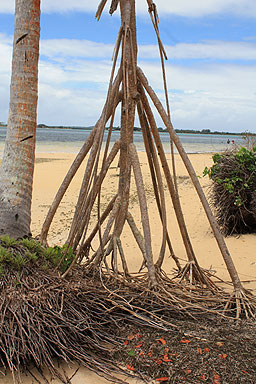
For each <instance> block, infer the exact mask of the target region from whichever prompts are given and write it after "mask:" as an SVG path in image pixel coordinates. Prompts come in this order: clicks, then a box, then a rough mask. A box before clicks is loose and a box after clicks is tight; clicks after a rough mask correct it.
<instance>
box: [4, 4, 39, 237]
mask: <svg viewBox="0 0 256 384" xmlns="http://www.w3.org/2000/svg"><path fill="white" fill-rule="evenodd" d="M39 39H40V0H16V10H15V32H14V42H13V58H12V78H11V90H10V105H9V119H8V127H7V136H6V142H5V149H4V154H3V162H2V166H1V173H0V234H8V235H9V236H12V237H15V238H18V237H23V236H26V235H29V234H30V221H31V198H32V183H33V172H34V159H35V140H36V125H37V98H38V58H39Z"/></svg>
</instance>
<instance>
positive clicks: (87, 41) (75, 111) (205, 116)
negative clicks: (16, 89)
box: [0, 0, 256, 132]
mask: <svg viewBox="0 0 256 384" xmlns="http://www.w3.org/2000/svg"><path fill="white" fill-rule="evenodd" d="M155 2H156V5H157V6H158V12H159V16H160V32H161V37H162V40H163V43H164V45H165V47H166V51H167V53H168V58H169V60H168V61H167V62H166V69H167V76H168V92H169V99H170V103H171V111H172V120H173V123H174V126H175V128H190V129H211V130H217V131H230V132H231V131H232V132H241V131H245V130H248V131H251V132H256V123H255V121H256V26H255V21H256V20H255V19H256V1H255V0H204V1H202V0H194V1H191V0H172V1H170V0H169V1H168V0H156V1H155ZM14 3H15V2H14V0H0V50H1V61H0V121H7V118H8V103H9V84H10V68H11V50H12V35H13V28H14V13H13V12H14ZM88 3H89V4H88ZM98 3H99V0H91V1H90V2H88V1H86V0H73V1H70V0H42V15H41V46H40V53H41V55H40V64H39V104H38V122H39V123H45V124H50V125H54V124H56V125H81V126H87V125H93V124H94V123H95V122H96V121H97V119H98V117H99V115H100V112H101V108H102V106H103V103H104V100H105V97H106V93H107V85H108V80H109V76H110V70H111V56H112V51H113V46H114V43H115V39H116V36H117V32H118V30H119V27H120V19H119V12H117V13H116V14H114V15H113V16H112V17H111V16H109V14H108V13H107V12H105V13H104V15H103V17H102V19H101V20H100V21H99V22H97V21H96V20H95V17H94V15H95V11H96V9H97V5H98ZM109 6H110V0H108V3H107V7H106V11H107V10H108V9H109ZM137 15H138V18H137V25H138V43H139V65H140V66H141V67H142V68H143V70H144V72H145V73H146V75H147V77H148V79H149V81H150V83H151V85H152V86H153V87H154V89H155V90H156V91H157V93H158V95H159V97H160V98H161V100H163V101H164V94H163V90H162V82H161V68H160V63H159V57H158V49H157V46H156V37H155V34H154V31H153V28H152V25H151V21H150V18H149V16H148V13H147V4H146V0H137ZM157 121H158V124H159V126H162V124H161V121H160V120H159V119H157ZM118 124H119V122H118V116H117V121H116V125H118Z"/></svg>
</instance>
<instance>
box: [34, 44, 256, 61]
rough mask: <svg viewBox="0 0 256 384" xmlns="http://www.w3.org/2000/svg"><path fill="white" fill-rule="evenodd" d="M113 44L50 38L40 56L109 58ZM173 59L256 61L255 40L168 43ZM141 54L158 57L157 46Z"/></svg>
mask: <svg viewBox="0 0 256 384" xmlns="http://www.w3.org/2000/svg"><path fill="white" fill-rule="evenodd" d="M113 49H114V45H112V44H104V43H95V42H92V41H88V40H77V39H51V40H42V41H41V49H40V52H41V55H44V56H47V57H48V58H51V59H54V60H56V59H59V58H64V57H73V58H107V59H110V58H111V57H112V53H113ZM165 50H166V52H167V55H168V57H169V58H170V59H214V60H245V61H248V60H256V43H253V42H228V41H227V42H225V41H203V42H200V43H191V44H185V43H178V44H176V45H173V46H170V45H167V46H165ZM139 57H140V58H143V59H147V58H148V59H154V58H158V57H159V51H158V47H157V46H156V45H141V46H139Z"/></svg>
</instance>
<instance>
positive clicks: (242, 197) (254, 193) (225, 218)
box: [204, 147, 256, 235]
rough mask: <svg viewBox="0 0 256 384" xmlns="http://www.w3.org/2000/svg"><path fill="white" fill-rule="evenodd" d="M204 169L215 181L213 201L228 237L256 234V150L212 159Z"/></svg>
mask: <svg viewBox="0 0 256 384" xmlns="http://www.w3.org/2000/svg"><path fill="white" fill-rule="evenodd" d="M213 162H214V164H213V165H212V167H210V168H208V167H206V168H205V169H204V176H206V175H208V176H209V178H210V179H211V180H212V181H213V183H212V186H211V190H210V202H211V205H212V206H213V208H214V211H215V214H216V218H217V221H218V223H219V225H220V227H221V229H222V232H223V233H224V234H225V235H230V234H240V233H252V232H255V231H256V206H255V202H256V147H253V148H252V149H248V148H245V147H241V148H238V149H235V150H233V151H229V152H224V153H221V154H220V153H217V154H215V155H214V156H213Z"/></svg>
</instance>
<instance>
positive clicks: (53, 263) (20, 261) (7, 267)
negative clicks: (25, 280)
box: [0, 236, 75, 276]
mask: <svg viewBox="0 0 256 384" xmlns="http://www.w3.org/2000/svg"><path fill="white" fill-rule="evenodd" d="M74 257H75V255H74V253H73V251H72V249H71V248H69V247H67V246H66V245H64V246H62V247H59V246H55V247H47V248H46V247H43V246H42V245H41V244H40V243H39V242H38V241H36V240H34V239H28V238H27V239H21V240H14V239H12V238H10V237H9V236H1V237H0V276H1V275H4V274H6V273H8V272H18V273H20V271H21V270H22V268H23V267H24V266H25V265H27V264H28V263H34V264H37V265H38V266H41V267H42V268H43V269H44V270H46V269H51V268H56V267H58V268H59V270H60V271H61V272H65V271H66V269H67V268H68V267H69V265H70V264H71V263H72V260H73V259H74Z"/></svg>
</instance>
